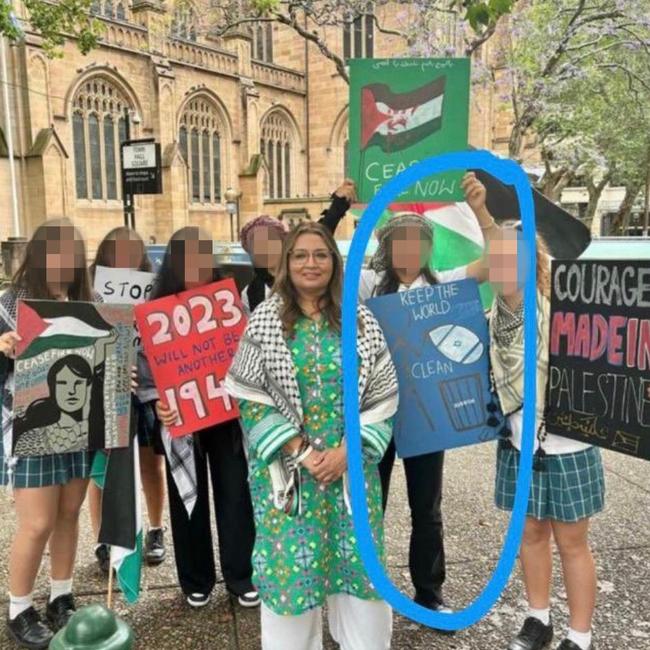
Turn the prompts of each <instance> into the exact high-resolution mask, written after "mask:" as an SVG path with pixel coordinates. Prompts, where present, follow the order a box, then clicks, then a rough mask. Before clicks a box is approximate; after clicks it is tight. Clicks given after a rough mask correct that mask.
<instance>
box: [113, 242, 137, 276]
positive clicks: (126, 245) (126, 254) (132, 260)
mask: <svg viewBox="0 0 650 650" xmlns="http://www.w3.org/2000/svg"><path fill="white" fill-rule="evenodd" d="M109 252H110V253H112V258H113V267H114V268H116V269H137V268H138V267H139V266H140V262H142V243H141V242H140V241H139V240H138V239H137V238H136V237H135V235H131V236H129V237H122V238H119V239H116V240H115V241H113V242H109Z"/></svg>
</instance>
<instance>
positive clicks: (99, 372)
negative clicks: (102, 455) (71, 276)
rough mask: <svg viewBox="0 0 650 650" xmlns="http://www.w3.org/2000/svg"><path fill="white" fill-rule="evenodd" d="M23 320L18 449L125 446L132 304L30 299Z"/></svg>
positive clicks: (28, 452)
mask: <svg viewBox="0 0 650 650" xmlns="http://www.w3.org/2000/svg"><path fill="white" fill-rule="evenodd" d="M17 328H18V334H19V335H20V336H21V337H22V340H21V341H20V343H19V344H18V346H17V349H16V355H17V356H16V362H15V374H14V381H15V396H14V416H15V417H14V423H13V451H14V454H15V455H17V456H45V455H50V454H59V453H67V452H72V451H81V450H85V449H110V448H114V447H127V446H128V445H129V431H130V414H131V366H132V365H133V347H132V339H133V307H130V306H128V305H105V304H93V303H87V302H62V301H55V300H25V301H20V302H19V303H18V315H17Z"/></svg>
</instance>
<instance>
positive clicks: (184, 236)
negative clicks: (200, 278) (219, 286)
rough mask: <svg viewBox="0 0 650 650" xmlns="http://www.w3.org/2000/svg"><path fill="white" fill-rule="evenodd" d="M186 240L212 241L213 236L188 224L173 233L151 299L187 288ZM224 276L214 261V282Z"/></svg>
mask: <svg viewBox="0 0 650 650" xmlns="http://www.w3.org/2000/svg"><path fill="white" fill-rule="evenodd" d="M186 241H210V242H212V238H211V237H210V236H209V235H208V234H207V233H205V232H204V231H203V230H201V229H200V228H197V227H196V226H186V227H185V228H181V229H180V230H177V231H176V232H175V233H174V234H173V235H172V237H171V239H170V240H169V243H168V244H167V248H166V249H165V256H164V257H163V261H162V264H161V266H160V270H159V271H158V274H157V275H156V279H155V280H154V283H153V289H152V291H151V297H150V298H149V299H150V300H155V299H156V298H164V297H165V296H171V295H173V294H175V293H180V292H181V291H184V290H185V278H184V277H183V268H184V265H185V264H184V263H185V242H186ZM222 278H223V275H222V273H221V269H220V268H219V266H218V265H217V264H216V263H214V265H213V267H212V282H216V281H217V280H221V279H222Z"/></svg>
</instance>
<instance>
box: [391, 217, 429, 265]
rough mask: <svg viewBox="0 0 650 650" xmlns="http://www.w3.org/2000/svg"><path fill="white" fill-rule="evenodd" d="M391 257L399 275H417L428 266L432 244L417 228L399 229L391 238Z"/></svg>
mask: <svg viewBox="0 0 650 650" xmlns="http://www.w3.org/2000/svg"><path fill="white" fill-rule="evenodd" d="M390 255H391V262H392V266H393V269H395V272H396V273H397V274H398V275H408V276H412V275H416V274H418V273H419V271H420V270H421V269H422V268H423V267H425V266H426V265H427V261H428V259H429V257H430V256H431V243H430V242H429V241H427V240H426V239H424V238H423V237H422V231H421V230H420V228H418V227H416V226H406V227H404V228H398V229H397V230H396V231H395V232H394V233H393V236H392V237H391V241H390Z"/></svg>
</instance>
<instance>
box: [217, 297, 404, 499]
mask: <svg viewBox="0 0 650 650" xmlns="http://www.w3.org/2000/svg"><path fill="white" fill-rule="evenodd" d="M280 306H281V298H280V297H279V296H277V295H274V296H271V298H269V299H268V300H266V301H265V302H263V303H262V304H261V305H260V306H259V307H258V308H257V309H256V310H255V312H254V313H253V315H252V317H251V319H250V321H249V322H248V325H247V327H246V331H245V332H244V336H243V337H242V340H241V342H240V344H239V349H238V351H237V354H236V355H235V358H234V360H233V363H232V365H231V367H230V370H229V372H228V375H227V376H226V382H225V386H226V390H227V391H228V392H229V393H230V394H231V395H232V396H233V397H235V398H238V399H247V400H249V401H252V402H257V403H260V404H266V405H268V406H273V407H275V408H277V409H278V411H279V412H280V413H281V414H282V415H283V416H284V417H285V418H286V419H287V420H288V421H289V422H290V423H291V424H293V425H294V426H295V427H296V429H297V430H298V431H299V432H301V433H302V432H303V419H304V417H303V407H302V401H301V398H300V389H299V387H298V381H297V379H296V368H295V365H294V362H293V357H292V355H291V351H290V350H289V347H288V346H287V342H286V340H285V336H284V331H283V327H282V321H281V320H280ZM357 354H358V359H359V384H358V385H359V410H360V420H361V424H362V425H364V424H376V423H379V422H382V421H384V420H386V419H388V418H390V417H391V416H393V415H394V414H395V412H396V410H397V403H398V387H397V375H396V373H395V367H394V366H393V361H392V359H391V357H390V353H389V351H388V347H387V345H386V340H385V338H384V335H383V332H382V331H381V328H380V327H379V324H378V323H377V321H376V319H375V317H374V316H373V315H372V313H371V312H370V311H369V310H368V309H367V308H366V307H364V306H359V307H358V324H357ZM269 470H270V473H271V477H272V479H274V478H275V479H279V478H282V477H286V475H287V472H286V468H285V467H284V466H283V464H282V460H281V459H279V460H276V461H274V462H273V463H271V466H270V467H269ZM273 482H274V493H276V496H277V495H278V494H281V495H282V497H281V498H282V500H287V499H290V498H291V497H292V495H291V494H290V490H287V485H286V484H282V481H280V482H279V483H277V482H276V480H274V481H273Z"/></svg>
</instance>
